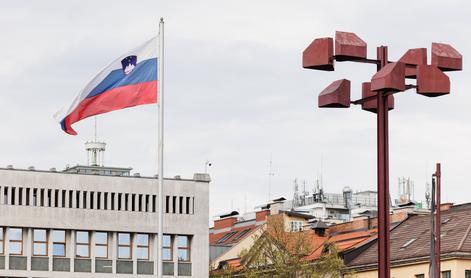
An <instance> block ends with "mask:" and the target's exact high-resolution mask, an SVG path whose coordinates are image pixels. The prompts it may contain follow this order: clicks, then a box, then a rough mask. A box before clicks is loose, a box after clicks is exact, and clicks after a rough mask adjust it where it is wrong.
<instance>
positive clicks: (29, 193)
mask: <svg viewBox="0 0 471 278" xmlns="http://www.w3.org/2000/svg"><path fill="white" fill-rule="evenodd" d="M30 197H31V189H29V188H26V205H27V206H30V203H29V198H30Z"/></svg>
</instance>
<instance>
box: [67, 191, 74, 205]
mask: <svg viewBox="0 0 471 278" xmlns="http://www.w3.org/2000/svg"><path fill="white" fill-rule="evenodd" d="M73 200H74V192H73V191H72V190H69V206H68V208H73V207H74V206H73Z"/></svg>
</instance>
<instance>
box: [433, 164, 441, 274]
mask: <svg viewBox="0 0 471 278" xmlns="http://www.w3.org/2000/svg"><path fill="white" fill-rule="evenodd" d="M441 175H442V173H441V167H440V163H437V169H436V172H435V178H436V180H437V182H436V185H437V189H436V195H437V200H436V204H437V205H436V214H435V217H436V218H435V238H436V242H435V269H436V275H437V276H436V277H437V278H438V277H440V241H441V238H440V237H441V225H442V220H441V200H440V199H441V196H440V195H441V194H440V191H441V188H440V185H441V184H440V183H441Z"/></svg>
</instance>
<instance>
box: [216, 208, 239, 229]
mask: <svg viewBox="0 0 471 278" xmlns="http://www.w3.org/2000/svg"><path fill="white" fill-rule="evenodd" d="M238 216H239V213H238V212H237V211H232V212H230V213H226V214H223V215H220V216H219V219H217V220H214V229H215V230H219V229H224V228H229V227H232V226H234V224H235V223H236V222H237V219H238Z"/></svg>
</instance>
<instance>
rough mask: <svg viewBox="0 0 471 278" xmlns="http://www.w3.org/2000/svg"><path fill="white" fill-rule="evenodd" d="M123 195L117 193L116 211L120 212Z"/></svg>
mask: <svg viewBox="0 0 471 278" xmlns="http://www.w3.org/2000/svg"><path fill="white" fill-rule="evenodd" d="M122 196H123V194H122V193H118V210H121V208H122V207H121V199H122Z"/></svg>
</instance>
